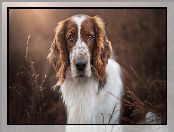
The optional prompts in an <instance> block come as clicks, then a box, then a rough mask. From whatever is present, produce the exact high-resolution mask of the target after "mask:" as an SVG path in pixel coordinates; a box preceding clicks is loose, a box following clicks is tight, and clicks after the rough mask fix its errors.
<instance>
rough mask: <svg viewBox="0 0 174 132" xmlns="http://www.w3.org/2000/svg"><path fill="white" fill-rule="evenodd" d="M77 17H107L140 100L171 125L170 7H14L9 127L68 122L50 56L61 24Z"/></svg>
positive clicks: (11, 15)
mask: <svg viewBox="0 0 174 132" xmlns="http://www.w3.org/2000/svg"><path fill="white" fill-rule="evenodd" d="M76 14H87V15H90V16H95V15H99V16H101V17H102V18H103V20H104V21H105V23H106V31H107V36H108V38H109V40H110V41H111V42H112V46H113V49H114V53H115V55H116V58H117V60H118V62H119V63H120V64H121V66H122V67H123V68H124V69H125V70H126V71H127V72H128V73H129V74H130V75H132V80H133V81H132V82H131V83H132V86H133V88H134V89H136V90H135V91H136V93H135V94H136V96H137V97H138V98H139V99H140V100H141V101H143V102H146V103H150V104H151V106H152V107H153V108H152V107H151V108H152V109H153V110H155V112H156V113H157V114H158V116H160V117H161V118H162V120H163V121H162V123H166V112H167V110H166V103H167V100H166V93H167V85H166V79H167V71H166V70H167V69H166V66H167V64H166V61H167V59H166V58H167V53H166V52H167V49H166V48H167V43H166V39H167V38H166V12H165V9H107V10H106V9H71V10H70V9H68V10H65V9H52V10H51V9H50V10H49V9H44V10H40V9H30V10H29V9H10V12H9V73H8V74H9V80H8V81H9V82H8V83H9V88H8V92H9V97H8V98H9V104H8V105H9V116H8V117H9V123H10V124H21V123H23V124H62V123H65V122H66V114H65V113H66V112H65V108H64V105H63V103H62V101H61V99H60V95H59V94H58V93H56V92H53V91H52V90H51V87H52V86H53V85H54V84H55V83H56V77H55V72H54V70H53V67H52V66H51V65H50V64H49V62H48V60H47V59H46V57H47V54H48V52H49V47H50V45H51V43H52V40H53V37H54V29H55V27H56V25H57V23H58V22H59V21H61V20H64V19H66V18H67V17H70V16H72V15H76ZM29 35H31V36H30V38H28V36H29ZM27 40H29V42H28V52H27V57H26V49H27ZM34 62H35V63H34Z"/></svg>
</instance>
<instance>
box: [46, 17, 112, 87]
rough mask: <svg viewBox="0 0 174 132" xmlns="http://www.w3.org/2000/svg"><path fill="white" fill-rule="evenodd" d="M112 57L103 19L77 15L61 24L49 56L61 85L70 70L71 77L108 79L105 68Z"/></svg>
mask: <svg viewBox="0 0 174 132" xmlns="http://www.w3.org/2000/svg"><path fill="white" fill-rule="evenodd" d="M111 56H112V47H111V43H110V41H109V40H108V38H107V36H106V32H105V24H104V22H103V20H102V19H101V18H100V17H98V16H94V17H90V16H87V15H75V16H72V17H70V18H68V19H66V20H64V21H61V22H59V23H58V26H57V28H56V33H55V38H54V40H53V43H52V45H51V48H50V53H49V55H48V59H49V60H50V62H51V63H52V64H53V66H54V68H55V70H56V73H57V77H58V79H59V84H60V85H61V84H62V83H63V82H64V80H65V78H66V77H67V76H69V75H68V74H69V73H70V77H72V78H80V77H90V76H92V75H94V76H95V77H96V78H97V79H98V80H99V81H100V82H105V79H106V73H105V68H106V65H107V62H108V58H110V57H111Z"/></svg>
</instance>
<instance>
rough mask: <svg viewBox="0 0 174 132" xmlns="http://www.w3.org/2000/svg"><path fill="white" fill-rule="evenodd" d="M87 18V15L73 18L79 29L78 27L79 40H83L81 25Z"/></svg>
mask: <svg viewBox="0 0 174 132" xmlns="http://www.w3.org/2000/svg"><path fill="white" fill-rule="evenodd" d="M85 19H86V16H74V17H73V18H72V20H73V21H74V22H75V23H76V24H77V29H78V38H77V42H78V41H81V38H80V30H81V25H82V22H83V21H84V20H85Z"/></svg>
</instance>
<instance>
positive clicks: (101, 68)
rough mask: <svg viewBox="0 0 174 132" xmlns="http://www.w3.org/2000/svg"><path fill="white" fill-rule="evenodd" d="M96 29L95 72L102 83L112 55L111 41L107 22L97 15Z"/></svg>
mask: <svg viewBox="0 0 174 132" xmlns="http://www.w3.org/2000/svg"><path fill="white" fill-rule="evenodd" d="M92 19H93V21H94V24H95V29H96V44H95V46H94V51H93V66H94V68H95V74H96V76H97V78H98V79H99V82H100V84H101V85H104V84H105V82H106V72H105V69H106V65H107V63H108V58H110V57H111V56H112V46H111V42H110V41H109V40H108V38H107V36H106V32H105V24H104V22H103V20H102V19H101V18H100V17H98V16H95V17H93V18H92Z"/></svg>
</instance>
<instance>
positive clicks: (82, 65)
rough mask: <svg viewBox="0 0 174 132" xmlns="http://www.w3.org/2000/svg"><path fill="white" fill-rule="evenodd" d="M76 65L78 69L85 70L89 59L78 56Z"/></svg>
mask: <svg viewBox="0 0 174 132" xmlns="http://www.w3.org/2000/svg"><path fill="white" fill-rule="evenodd" d="M75 65H76V68H77V70H78V71H84V70H85V68H86V65H87V60H86V59H85V57H78V58H77V60H76V63H75Z"/></svg>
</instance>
